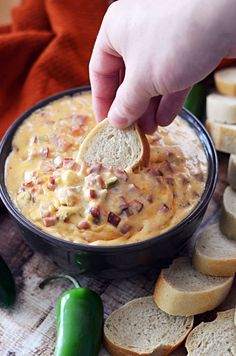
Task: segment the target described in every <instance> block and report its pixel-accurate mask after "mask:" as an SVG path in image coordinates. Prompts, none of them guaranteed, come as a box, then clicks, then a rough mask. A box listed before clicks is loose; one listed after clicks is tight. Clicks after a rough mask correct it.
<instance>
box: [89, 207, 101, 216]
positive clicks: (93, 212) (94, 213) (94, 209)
mask: <svg viewBox="0 0 236 356" xmlns="http://www.w3.org/2000/svg"><path fill="white" fill-rule="evenodd" d="M90 214H91V215H92V216H93V217H94V218H95V219H100V216H101V212H100V208H99V207H98V206H97V207H92V208H91V209H90Z"/></svg>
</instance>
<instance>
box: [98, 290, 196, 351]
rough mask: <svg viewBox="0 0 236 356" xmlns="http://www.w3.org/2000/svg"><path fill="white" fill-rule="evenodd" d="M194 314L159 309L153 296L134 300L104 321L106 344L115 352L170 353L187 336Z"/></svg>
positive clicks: (106, 346) (107, 347)
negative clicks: (183, 315) (184, 314)
mask: <svg viewBox="0 0 236 356" xmlns="http://www.w3.org/2000/svg"><path fill="white" fill-rule="evenodd" d="M192 327H193V317H187V318H186V317H179V316H178V317H174V316H171V315H168V314H166V313H165V312H163V311H162V310H160V309H159V308H158V307H157V305H156V304H155V303H154V301H153V297H143V298H137V299H134V300H132V301H131V302H129V303H127V304H125V305H124V306H122V307H121V308H120V309H118V310H116V311H114V312H113V313H112V314H111V315H110V316H109V317H108V318H107V320H106V321H105V324H104V344H105V348H106V349H107V351H108V352H109V353H110V355H112V356H121V355H123V356H131V355H132V356H149V355H150V356H151V355H160V356H162V355H168V354H169V353H170V352H171V351H172V350H174V349H176V348H177V347H178V345H179V344H180V343H181V342H182V341H183V340H184V339H185V338H186V337H187V335H188V334H189V332H190V331H191V329H192Z"/></svg>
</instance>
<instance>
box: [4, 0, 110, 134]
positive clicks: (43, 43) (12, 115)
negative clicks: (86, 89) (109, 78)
mask: <svg viewBox="0 0 236 356" xmlns="http://www.w3.org/2000/svg"><path fill="white" fill-rule="evenodd" d="M107 6H108V2H107V1H106V0H24V1H23V3H22V5H21V6H19V7H18V8H16V9H14V10H13V23H12V25H11V26H0V73H1V74H0V77H1V81H0V138H1V137H2V135H3V134H4V133H5V131H6V129H7V128H8V127H9V126H10V124H11V123H12V122H13V121H14V120H15V119H16V118H17V117H18V115H20V114H21V113H22V112H23V111H24V110H26V109H27V108H29V107H30V106H31V105H33V104H34V103H36V102H37V101H39V100H41V99H43V98H45V97H47V96H48V95H51V94H53V93H56V92H59V91H61V90H64V89H69V88H71V87H75V86H80V85H85V84H88V83H89V78H88V63H89V58H90V56H91V52H92V48H93V44H94V42H95V39H96V34H97V32H98V30H99V27H100V24H101V21H102V18H103V15H104V13H105V11H106V9H107Z"/></svg>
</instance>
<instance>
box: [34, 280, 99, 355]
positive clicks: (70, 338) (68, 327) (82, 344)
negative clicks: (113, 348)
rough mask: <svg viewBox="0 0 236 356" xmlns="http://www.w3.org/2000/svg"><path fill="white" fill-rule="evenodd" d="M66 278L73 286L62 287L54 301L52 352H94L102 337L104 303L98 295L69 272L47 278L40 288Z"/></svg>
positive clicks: (77, 353)
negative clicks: (60, 293)
mask: <svg viewBox="0 0 236 356" xmlns="http://www.w3.org/2000/svg"><path fill="white" fill-rule="evenodd" d="M61 278H62V279H68V280H70V281H71V282H72V283H73V284H74V286H75V288H73V289H70V290H68V291H65V292H64V293H62V295H61V296H60V298H59V300H58V302H57V338H56V347H55V352H54V355H55V356H97V355H98V352H99V349H100V345H101V338H102V326H103V304H102V301H101V298H100V296H99V295H98V294H97V293H95V292H93V291H92V290H90V289H88V288H82V287H81V286H80V285H79V283H78V282H77V281H76V280H75V279H74V278H72V277H71V276H68V275H57V276H51V277H48V278H46V279H45V280H44V281H43V282H42V283H41V284H40V285H39V287H40V288H43V287H44V286H45V285H46V284H47V283H48V282H50V281H51V280H54V279H61Z"/></svg>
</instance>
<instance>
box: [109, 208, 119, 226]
mask: <svg viewBox="0 0 236 356" xmlns="http://www.w3.org/2000/svg"><path fill="white" fill-rule="evenodd" d="M107 221H108V222H109V223H110V224H111V225H113V226H115V227H117V226H118V225H119V223H120V221H121V218H120V217H119V216H118V215H116V214H114V213H112V212H111V211H110V213H109V214H108V218H107Z"/></svg>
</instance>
